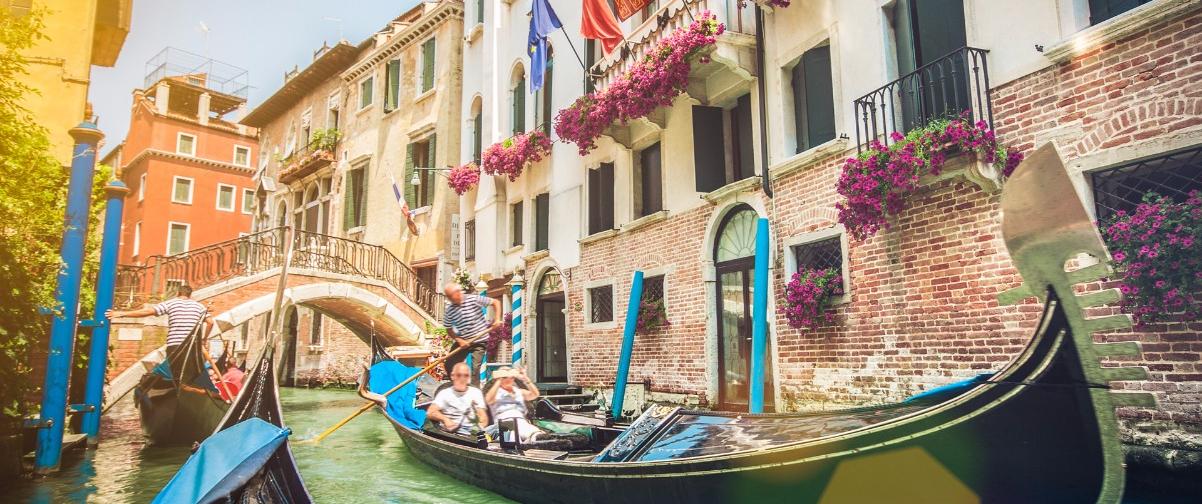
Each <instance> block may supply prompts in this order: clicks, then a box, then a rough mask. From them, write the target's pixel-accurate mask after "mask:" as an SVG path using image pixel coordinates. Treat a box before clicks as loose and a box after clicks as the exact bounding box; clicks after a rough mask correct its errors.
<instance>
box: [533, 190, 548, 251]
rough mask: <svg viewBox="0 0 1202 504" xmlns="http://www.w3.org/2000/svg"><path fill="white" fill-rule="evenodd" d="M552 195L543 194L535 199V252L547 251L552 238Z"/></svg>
mask: <svg viewBox="0 0 1202 504" xmlns="http://www.w3.org/2000/svg"><path fill="white" fill-rule="evenodd" d="M550 224H551V194H550V193H542V194H539V195H538V196H535V197H534V250H535V251H536V252H537V251H539V250H547V246H548V243H547V242H548V241H549V238H550V230H551V227H550Z"/></svg>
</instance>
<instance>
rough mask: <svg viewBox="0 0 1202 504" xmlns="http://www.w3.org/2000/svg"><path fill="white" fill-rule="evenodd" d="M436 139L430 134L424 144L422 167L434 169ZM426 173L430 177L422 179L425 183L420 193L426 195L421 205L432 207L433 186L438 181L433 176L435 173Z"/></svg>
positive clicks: (436, 137) (436, 136)
mask: <svg viewBox="0 0 1202 504" xmlns="http://www.w3.org/2000/svg"><path fill="white" fill-rule="evenodd" d="M437 139H438V135H433V134H432V135H430V140H429V141H428V142H427V143H426V162H425V164H423V165H422V166H423V167H425V168H434V167H435V163H436V161H435V159H436V158H435V153H437V152H438V151H437V150H435V147H437V145H436V144H435V143H434V142H435V140H437ZM426 173H428V174H430V176H428V177H425V178H424V179H423V180H425V181H426V183H424V184H422V191H423V192H425V193H426V198H425V201H423V203H425V204H426V205H433V204H434V184H435V181H436V180H438V177H435V176H434V175H435V173H436V172H426Z"/></svg>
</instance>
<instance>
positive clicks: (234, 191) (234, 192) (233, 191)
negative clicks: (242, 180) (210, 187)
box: [214, 182, 238, 213]
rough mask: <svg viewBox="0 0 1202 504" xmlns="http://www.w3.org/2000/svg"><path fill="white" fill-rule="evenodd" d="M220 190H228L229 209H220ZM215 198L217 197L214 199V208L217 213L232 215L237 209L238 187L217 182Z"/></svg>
mask: <svg viewBox="0 0 1202 504" xmlns="http://www.w3.org/2000/svg"><path fill="white" fill-rule="evenodd" d="M222 189H229V190H230V206H229V208H222V206H221V190H222ZM216 196H217V197H216V198H214V199H215V202H214V206H215V207H216V208H217V210H218V211H220V212H230V213H234V212H235V209H236V208H238V187H237V186H233V185H230V184H222V183H220V182H218V183H217V194H216Z"/></svg>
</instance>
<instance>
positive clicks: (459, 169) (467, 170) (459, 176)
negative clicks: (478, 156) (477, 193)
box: [447, 163, 480, 196]
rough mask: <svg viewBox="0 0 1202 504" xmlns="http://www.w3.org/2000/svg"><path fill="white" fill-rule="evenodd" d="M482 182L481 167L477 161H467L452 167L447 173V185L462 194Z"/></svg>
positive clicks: (456, 192)
mask: <svg viewBox="0 0 1202 504" xmlns="http://www.w3.org/2000/svg"><path fill="white" fill-rule="evenodd" d="M479 183H480V167H479V166H476V163H467V164H463V165H459V166H456V167H454V168H451V171H450V173H447V185H450V186H451V190H453V191H455V194H458V195H460V196H462V195H463V194H464V193H467V192H468V191H470V190H472V189H474V188H475V187H476V184H479Z"/></svg>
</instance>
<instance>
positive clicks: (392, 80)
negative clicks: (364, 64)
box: [384, 59, 401, 112]
mask: <svg viewBox="0 0 1202 504" xmlns="http://www.w3.org/2000/svg"><path fill="white" fill-rule="evenodd" d="M386 68H387V70H386V71H385V72H384V111H385V112H389V111H392V110H395V109H396V106H397V104H398V103H400V99H401V60H397V59H394V60H389V62H388V65H387V67H386Z"/></svg>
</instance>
